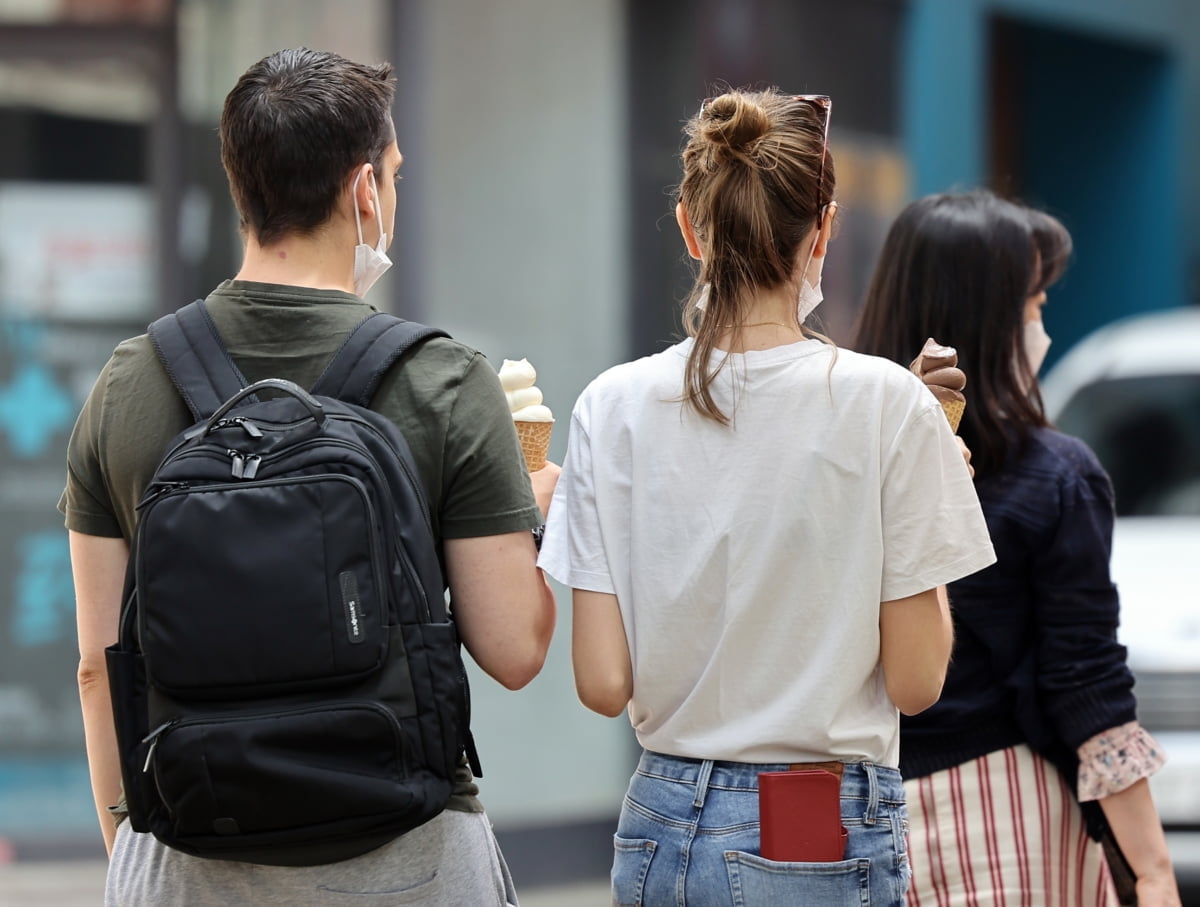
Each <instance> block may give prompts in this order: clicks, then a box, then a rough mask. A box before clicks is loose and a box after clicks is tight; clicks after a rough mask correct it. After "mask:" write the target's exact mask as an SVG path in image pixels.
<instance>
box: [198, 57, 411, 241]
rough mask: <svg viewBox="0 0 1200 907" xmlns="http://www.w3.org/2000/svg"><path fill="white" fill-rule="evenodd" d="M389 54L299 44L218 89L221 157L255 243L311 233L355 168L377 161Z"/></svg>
mask: <svg viewBox="0 0 1200 907" xmlns="http://www.w3.org/2000/svg"><path fill="white" fill-rule="evenodd" d="M394 93H395V79H394V78H393V77H392V67H391V64H389V63H381V64H379V65H377V66H368V65H364V64H362V63H354V62H352V61H350V60H347V59H345V58H344V57H340V56H338V55H337V54H333V53H325V52H323V51H316V50H309V49H308V48H305V47H301V48H297V49H294V50H281V51H277V52H275V53H273V54H271V55H270V56H268V57H264V58H263V59H262V60H260V61H259V62H257V63H255V64H254V65H253V66H251V67H250V68H249V69H248V70H246V72H245V73H244V74H243V75H242V77H241V78H240V79H239V80H238V83H237V85H235V86H234V88H233V90H232V91H231V92H230V93H229V95H228V96H227V97H226V98H225V109H224V110H223V111H222V113H221V131H220V135H221V163H222V164H223V165H224V166H225V173H226V175H227V176H228V177H229V187H230V190H231V191H232V193H233V201H234V204H236V205H237V208H238V212H239V214H240V215H241V220H242V228H243V229H248V230H250V231H251V233H252V234H253V235H254V237H255V239H256V240H257V241H258V243H259V244H260V245H267V244H269V243H271V242H273V241H276V240H278V239H280V238H281V237H283V236H286V235H288V234H291V233H301V234H303V233H308V232H310V231H312V230H314V229H315V228H317V227H319V226H320V225H321V224H323V223H325V222H326V221H327V220H328V219H329V217H330V215H331V214H332V212H333V207H334V204H335V202H336V201H337V197H338V195H339V193H340V192H341V191H342V188H343V180H344V179H345V177H346V175H347V174H348V173H349V172H350V171H351V169H352V168H354V167H356V166H358V165H360V164H364V163H371V164H373V165H374V166H375V168H376V169H378V168H379V165H380V160H381V158H382V156H383V152H384V150H385V149H386V148H387V146H388V145H389V144H390V143H391V142H392V141H393V139H394V138H395V136H394V133H393V127H392V120H391V104H392V98H393V96H394Z"/></svg>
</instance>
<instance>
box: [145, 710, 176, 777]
mask: <svg viewBox="0 0 1200 907" xmlns="http://www.w3.org/2000/svg"><path fill="white" fill-rule="evenodd" d="M174 723H175V719H174V718H172V719H171V720H170V721H168V722H166V723H165V724H160V725H159V726H158V727H156V728H155V729H154V730H152V731H151V732H150V733H149V734H147V735H146V736H145V738H144V739H143V740H142V743H149V744H150V749H149V750H148V751H147V752H146V764H145V765H143V766H142V774H145V773H146V772H148V771H150V762H151V760H153V759H154V750H155V748H156V747H157V746H158V738H159V737H161V736H162V734H163V732H164V731H165V730H166V729H167V728H169V727H170V726H171V725H173V724H174Z"/></svg>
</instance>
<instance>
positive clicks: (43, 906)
mask: <svg viewBox="0 0 1200 907" xmlns="http://www.w3.org/2000/svg"><path fill="white" fill-rule="evenodd" d="M105 865H106V864H105V863H104V862H103V861H97V860H88V861H79V862H59V861H54V860H46V861H37V862H26V863H9V864H7V865H2V866H0V907H100V905H102V904H103V901H104V869H105ZM609 903H610V902H609V896H608V883H607V882H606V881H604V880H599V881H596V882H590V883H583V884H579V885H564V886H561V887H553V888H530V889H528V890H526V891H523V892H521V907H607V905H608V904H609ZM229 907H238V905H232V904H231V905H229Z"/></svg>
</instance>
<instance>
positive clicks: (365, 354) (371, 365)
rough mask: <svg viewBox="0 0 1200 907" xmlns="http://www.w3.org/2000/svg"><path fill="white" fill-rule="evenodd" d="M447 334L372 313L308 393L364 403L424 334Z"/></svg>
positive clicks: (442, 335) (385, 315)
mask: <svg viewBox="0 0 1200 907" xmlns="http://www.w3.org/2000/svg"><path fill="white" fill-rule="evenodd" d="M448 336H450V335H449V334H447V333H446V332H445V331H442V330H439V329H438V328H431V327H429V326H428V325H424V324H420V323H418V322H416V321H405V320H403V319H401V318H397V317H396V316H395V315H388V314H386V313H384V312H376V313H375V314H374V315H371V316H370V317H369V318H367V320H366V321H364V322H362V324H360V325H359V326H358V327H357V328H355V329H354V332H353V333H352V334H351V335H350V336H349V337H348V338H347V339H346V342H345V343H344V344H343V345H342V348H341V349H340V350H338V352H337V355H335V356H334V357H333V361H332V362H330V363H329V365H328V366H326V368H325V372H324V373H323V374H322V375H321V377H320V378H318V379H317V383H316V384H314V385H313V389H312V392H313V393H314V394H320V395H322V396H326V397H336V398H337V399H338V400H344V401H346V402H347V403H356V404H358V405H359V406H367V405H368V404H369V403H370V402H371V398H372V397H373V396H374V395H375V390H376V388H378V387H379V382H380V380H381V379H382V378H383V376H384V375H385V374H386V373H387V370H388V369H389V368H391V367H392V365H393V364H394V363H395V362H396V360H397V359H399V358H400V357H401V356H403V355H404V354H405V353H406V352H408V351H409V350H410V349H412V347H413V346H414V345H415V344H417V343H419V342H420V341H422V340H424V339H425V338H427V337H448Z"/></svg>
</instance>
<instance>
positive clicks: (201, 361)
mask: <svg viewBox="0 0 1200 907" xmlns="http://www.w3.org/2000/svg"><path fill="white" fill-rule="evenodd" d="M430 336H445V334H444V332H442V331H438V330H435V329H433V328H429V327H426V326H424V325H419V324H415V323H413V322H408V321H401V320H400V319H398V318H394V317H392V316H390V315H382V314H375V315H372V316H371V317H369V318H368V319H367V320H366V321H364V322H363V323H362V324H361V325H360V326H359V327H358V328H357V329H356V330H355V332H354V333H353V334H352V335H351V336H350V338H349V339H348V340H347V342H346V344H345V345H344V347H343V348H342V350H341V351H340V352H339V353H338V354H337V356H335V357H334V359H333V361H332V362H331V363H330V365H329V366H328V368H327V369H326V371H325V373H324V374H323V375H322V376H321V378H320V379H319V380H318V382H317V384H316V386H315V387H314V388H313V390H312V392H311V393H309V392H307V391H305V390H303V389H302V388H300V387H299V386H297V385H296V384H294V383H292V382H290V381H284V380H281V379H274V378H271V379H267V380H265V381H259V382H257V383H255V384H253V385H250V386H249V387H247V386H245V384H246V382H245V379H244V378H243V377H242V375H241V374H240V372H239V371H238V369H237V367H236V366H235V365H234V363H233V361H232V359H230V357H229V355H228V354H227V353H226V351H225V349H224V347H223V346H222V345H221V342H220V338H219V335H218V334H217V331H216V329H215V327H214V325H213V324H212V321H211V319H210V318H209V316H208V313H207V311H206V310H205V308H204V305H203V302H202V301H197V302H195V303H192V304H191V305H189V306H185V307H184V308H182V309H180V310H179V312H177V313H176V314H174V315H167V316H165V317H164V318H160V319H159V320H158V321H156V322H154V324H152V325H151V326H150V337H151V339H152V341H153V343H154V346H155V349H156V350H157V352H158V355H159V358H160V359H161V360H162V362H163V364H164V365H165V366H166V369H167V372H168V373H169V374H170V376H171V380H172V381H173V382H174V384H175V386H176V388H177V389H178V390H179V392H180V394H181V395H182V396H183V398H184V400H185V401H186V402H187V405H188V407H189V409H191V411H192V414H193V415H194V416H195V419H196V424H195V425H193V426H192V427H191V428H189V429H187V430H186V431H184V432H183V433H182V434H180V435H179V436H177V437H176V438H175V439H174V441H172V442H171V444H170V445H169V447H168V449H167V453H166V455H165V456H164V457H163V459H162V461H161V463H160V464H159V466H158V468H157V470H156V471H155V473H154V477H153V479H152V480H151V482H150V484H149V485H148V486H147V488H146V491H145V494H144V496H143V498H142V500H141V502H140V503H139V504H138V511H139V518H138V524H137V530H136V533H135V537H134V540H133V543H132V547H131V551H130V561H129V570H128V573H127V575H126V580H125V593H124V605H123V608H122V613H121V623H120V636H119V640H118V642H117V644H116V645H114V646H112V647H110V648H109V649H108V650H107V653H106V654H107V660H108V670H109V683H110V687H111V691H112V701H113V712H114V715H115V718H116V730H117V740H118V745H119V749H120V757H121V774H122V779H123V781H124V785H125V797H126V801H127V804H128V808H129V818H130V822H131V824H132V827H133V829H134V830H135V831H150V832H153V833H154V835H155V836H156V837H157V838H158V839H159V840H160V841H162V842H163V843H164V844H167V845H169V846H171V847H174V848H176V849H178V850H181V851H184V852H186V853H190V854H193V855H196V856H202V857H210V858H215V859H224V860H243V861H247V862H252V863H265V864H271V865H279V866H298V865H312V864H318V863H328V862H333V861H336V860H343V859H347V858H349V857H353V856H357V855H359V854H362V853H365V852H367V851H369V850H371V849H373V848H375V847H378V846H380V845H382V844H384V843H386V842H387V841H389V840H391V839H393V838H395V837H396V836H397V835H399V834H402V833H403V832H406V831H408V830H410V829H412V828H415V827H416V826H418V825H420V824H421V823H423V822H426V821H428V820H429V819H431V818H432V817H433V816H435V815H437V814H438V813H439V812H441V810H442V809H443V808H444V806H445V805H446V801H447V800H448V798H449V797H450V794H451V791H452V790H453V786H454V777H455V771H456V769H457V767H458V764H459V761H460V759H461V756H462V753H463V752H464V749H465V751H466V753H467V755H468V757H469V759H470V763H471V767H472V768H473V769H474V771H475V774H477V775H478V774H480V771H479V763H478V758H477V756H476V754H475V748H474V744H473V742H472V740H471V736H470V731H469V728H468V724H469V717H470V716H469V711H470V705H469V697H468V691H467V678H466V674H465V672H464V670H463V663H462V658H461V653H460V647H459V641H458V636H457V633H456V631H455V627H454V623H453V621H452V620H451V618H450V617H449V615H448V614H447V610H446V603H445V584H444V581H443V577H442V568H441V563H440V559H439V553H440V545H439V544H438V540H437V539H435V538H434V535H433V532H432V529H431V527H430V518H429V511H428V507H427V504H426V502H425V497H424V494H423V492H422V489H421V485H420V483H419V480H418V477H417V472H416V467H415V465H414V463H413V459H412V454H411V453H410V451H409V448H408V445H407V443H406V442H405V440H404V438H403V436H402V435H401V434H400V432H399V430H398V429H397V428H396V426H395V425H394V423H392V422H391V421H389V420H388V419H386V418H384V417H383V416H380V415H379V414H377V413H375V412H372V411H371V410H369V409H367V403H368V402H369V400H370V399H371V396H372V395H373V393H374V391H375V389H376V387H377V385H378V384H379V380H380V378H381V377H382V376H383V375H384V374H385V373H386V372H387V371H388V369H389V368H390V367H391V366H392V365H393V364H394V363H395V362H396V361H397V360H398V359H399V358H400V357H401V356H402V355H403V354H404V353H405V352H406V351H407V350H408V349H410V348H411V347H412V345H413V344H415V343H417V342H418V341H420V340H423V339H424V338H426V337H430ZM268 393H269V394H271V395H272V396H271V398H270V399H262V398H264V397H266V396H267V395H268Z"/></svg>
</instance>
